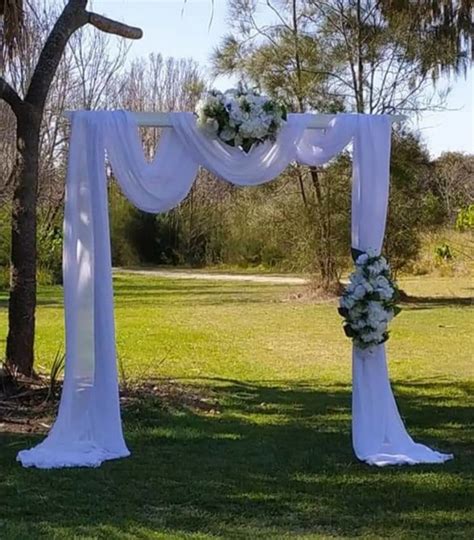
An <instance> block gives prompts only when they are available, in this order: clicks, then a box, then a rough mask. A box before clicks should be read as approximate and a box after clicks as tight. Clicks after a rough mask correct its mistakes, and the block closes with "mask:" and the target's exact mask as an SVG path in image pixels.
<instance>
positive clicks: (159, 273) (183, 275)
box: [114, 268, 308, 285]
mask: <svg viewBox="0 0 474 540" xmlns="http://www.w3.org/2000/svg"><path fill="white" fill-rule="evenodd" d="M114 273H122V274H139V275H141V276H153V277H163V278H170V279H204V280H209V281H249V282H252V283H273V284H276V285H278V284H280V285H305V284H306V283H307V282H308V280H307V279H305V278H301V277H295V276H272V275H268V276H266V275H254V274H225V273H222V274H221V273H215V274H214V273H211V272H193V271H192V270H189V271H188V270H161V269H155V270H153V269H141V270H129V269H127V268H114Z"/></svg>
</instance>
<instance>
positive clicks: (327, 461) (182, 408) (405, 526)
mask: <svg viewBox="0 0 474 540" xmlns="http://www.w3.org/2000/svg"><path fill="white" fill-rule="evenodd" d="M402 286H403V288H405V290H406V291H407V292H409V293H410V294H411V295H413V296H414V297H416V299H415V301H413V302H410V303H409V304H406V305H405V306H404V307H405V309H404V311H403V312H402V314H401V315H400V316H399V317H398V318H397V319H396V320H395V321H394V324H393V332H392V338H391V340H390V341H389V343H388V352H389V363H390V372H391V377H392V381H393V385H394V390H395V394H396V396H397V399H398V403H399V406H400V409H401V413H402V416H403V417H404V419H405V421H406V423H407V425H408V427H409V430H410V432H411V434H412V435H413V436H414V437H415V438H416V439H419V440H420V441H422V442H425V443H427V444H430V445H432V446H434V447H436V448H438V449H440V450H444V451H448V452H453V453H455V455H456V458H455V460H454V461H452V462H449V463H447V464H445V465H437V466H428V465H424V466H415V467H402V468H387V469H377V468H373V467H368V466H366V465H364V464H361V463H359V462H357V460H356V459H355V458H354V456H353V454H352V449H351V442H350V399H351V394H350V391H351V387H350V377H351V373H350V372H351V366H350V344H349V342H348V340H347V339H346V338H345V337H344V336H343V332H342V330H341V322H340V319H339V316H338V315H337V313H336V310H335V302H322V303H318V304H315V303H311V302H308V301H305V300H304V299H303V300H295V299H294V296H295V295H294V292H295V291H297V290H298V288H297V287H296V288H295V287H294V286H287V285H285V286H282V285H262V284H249V283H236V282H210V281H198V280H196V281H184V280H183V281H179V280H170V279H157V278H151V277H141V276H128V275H119V276H116V278H115V291H116V320H117V347H118V351H119V356H120V361H121V365H122V368H123V369H122V371H123V373H124V376H125V378H126V379H127V380H131V379H143V378H145V379H151V378H163V379H165V380H166V381H167V382H166V384H167V385H169V380H170V379H171V380H173V381H175V382H176V385H177V386H176V387H177V388H179V389H180V390H179V391H180V392H181V393H182V394H183V396H184V397H185V396H186V395H187V394H189V395H198V396H203V398H202V399H203V400H209V401H210V402H212V403H214V405H213V406H212V407H211V408H199V407H195V406H193V404H192V400H187V399H184V398H183V399H182V400H179V399H178V400H176V401H174V402H173V401H171V402H169V401H163V399H160V398H158V397H153V396H151V397H149V398H148V399H142V400H139V401H133V402H132V403H131V404H129V405H128V406H126V407H125V410H124V415H123V416H124V422H125V431H126V439H127V442H128V444H129V447H130V449H131V451H132V457H130V458H128V459H125V460H119V461H116V462H109V463H106V464H104V465H103V466H102V467H101V468H100V469H97V470H86V469H82V470H78V469H76V470H56V471H39V470H32V469H30V470H25V469H22V468H21V467H20V466H19V465H18V464H17V463H15V455H16V453H17V451H18V450H20V449H22V448H25V447H28V446H30V445H32V444H34V443H35V442H37V441H38V440H40V439H41V437H39V436H38V435H29V434H11V433H10V434H7V433H5V434H3V435H1V434H0V444H1V446H0V466H1V474H0V505H1V506H0V538H1V539H2V540H3V539H7V540H10V539H21V540H23V539H25V540H27V539H28V540H29V539H36V538H45V539H48V540H49V539H64V538H65V539H72V538H81V539H82V538H89V539H95V538H101V539H102V538H103V539H135V538H138V539H145V538H156V539H158V538H196V539H197V538H223V539H228V538H229V539H232V538H242V539H247V538H248V539H254V538H271V539H273V538H275V539H277V538H348V537H349V538H353V537H364V538H388V537H390V538H396V539H399V538H400V539H402V538H423V539H425V538H443V539H445V538H462V539H464V538H466V539H471V538H474V512H473V500H474V474H473V473H474V426H473V423H474V422H473V421H474V418H473V417H474V412H473V408H472V407H473V401H472V395H473V390H474V368H473V350H474V338H473V336H474V332H473V330H474V319H473V310H472V307H471V306H469V305H468V302H467V301H466V298H467V297H469V296H472V288H473V285H472V282H470V281H469V280H468V279H466V278H462V279H458V278H456V279H453V278H451V279H449V278H430V277H424V278H416V279H408V280H404V281H402ZM62 332H63V324H62V308H61V291H60V289H59V288H55V287H51V288H42V289H41V291H40V308H39V310H38V338H37V351H36V352H37V358H38V362H37V364H38V366H43V367H44V369H45V370H47V369H48V366H49V364H50V362H51V360H52V358H53V357H54V355H55V353H56V352H57V350H58V349H59V348H60V347H61V346H62V343H63V336H62ZM5 334H6V296H5V294H3V295H1V294H0V347H2V348H4V345H5V344H4V341H5ZM157 384H158V385H159V384H160V382H158V383H157ZM163 384H164V383H163ZM173 384H174V383H173Z"/></svg>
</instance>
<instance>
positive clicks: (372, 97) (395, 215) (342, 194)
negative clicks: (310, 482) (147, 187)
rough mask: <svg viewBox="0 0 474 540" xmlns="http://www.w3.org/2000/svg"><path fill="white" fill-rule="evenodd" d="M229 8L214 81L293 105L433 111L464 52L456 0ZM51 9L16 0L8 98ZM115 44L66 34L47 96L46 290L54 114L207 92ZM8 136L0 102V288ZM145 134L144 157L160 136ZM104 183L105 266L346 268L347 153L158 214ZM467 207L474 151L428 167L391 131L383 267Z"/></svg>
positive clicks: (54, 177) (61, 147) (275, 2)
mask: <svg viewBox="0 0 474 540" xmlns="http://www.w3.org/2000/svg"><path fill="white" fill-rule="evenodd" d="M78 3H80V2H78ZM20 4H21V2H20ZM228 7H229V35H228V36H226V37H224V39H223V40H222V43H221V44H220V45H219V47H217V48H216V50H215V52H214V55H213V58H212V67H213V71H214V74H215V75H227V76H232V77H233V78H234V79H237V80H240V81H241V82H242V83H243V84H246V85H248V86H251V87H256V88H257V89H259V90H260V91H262V92H264V93H266V94H268V95H270V96H272V97H274V98H275V99H279V100H282V101H284V102H285V104H286V105H287V106H288V109H289V110H290V111H294V112H303V111H308V110H315V111H319V112H342V111H348V112H354V111H357V112H361V113H405V114H408V115H416V114H419V113H420V112H422V111H425V110H435V109H440V108H442V107H443V100H444V97H445V96H444V95H443V93H442V92H441V91H440V90H439V89H438V86H437V84H436V83H437V81H438V79H439V77H440V75H441V74H442V73H443V72H445V73H448V72H449V73H450V74H451V75H454V76H457V75H462V73H463V71H464V70H465V69H467V68H468V66H469V63H470V61H471V59H472V52H471V35H472V20H471V18H470V17H471V15H470V10H471V2H468V1H465V0H463V1H453V2H447V1H439V2H430V3H429V6H428V3H426V2H408V1H407V2H405V1H403V0H397V1H389V0H387V1H373V0H323V1H320V0H268V1H267V0H265V1H264V2H262V1H258V0H228ZM262 9H264V10H266V11H265V13H266V17H265V18H262V16H261V14H262ZM58 16H59V10H58V7H57V5H56V3H55V2H49V1H37V2H27V3H26V4H25V5H24V22H23V24H24V31H23V32H22V36H23V37H22V43H21V47H20V48H17V49H15V50H16V53H15V54H10V56H8V57H4V58H3V61H2V63H1V65H2V69H3V77H4V78H5V79H6V80H7V81H8V83H9V84H10V85H11V86H12V87H13V88H15V89H16V90H17V92H18V93H19V94H20V95H26V93H27V90H28V87H29V85H30V84H31V79H32V77H33V74H34V71H35V67H36V66H37V63H38V59H39V57H40V55H41V51H42V46H43V44H44V43H45V41H46V40H47V36H48V34H49V32H50V31H51V28H52V27H53V25H54V23H55V21H57V19H58ZM268 21H272V22H271V23H269V22H268ZM6 30H8V28H7V27H6V26H4V27H3V34H2V39H3V42H2V43H6V40H7V37H8V35H7V32H6ZM128 52H129V45H128V44H127V42H125V41H124V40H122V39H120V38H116V37H112V36H110V35H108V34H104V33H100V32H97V31H96V30H95V29H89V28H81V29H79V30H78V31H76V32H75V33H73V34H72V35H71V37H70V40H69V43H68V45H67V46H66V48H65V50H64V53H63V55H62V59H61V62H60V63H59V66H58V69H57V71H56V74H55V78H54V82H53V84H52V85H51V88H50V90H49V93H48V95H47V99H46V102H45V105H44V111H43V116H42V122H41V125H40V129H39V141H40V144H39V160H38V164H39V167H38V184H37V187H36V201H37V202H36V210H37V223H38V226H37V229H36V238H37V246H38V250H37V254H38V268H37V276H38V278H39V280H40V281H42V282H44V283H57V282H60V280H61V249H62V211H63V202H64V178H65V172H66V164H67V143H68V133H69V126H68V123H67V121H66V120H65V119H64V118H63V112H64V111H65V110H68V109H98V108H109V109H114V108H117V109H118V108H124V109H129V110H135V111H145V110H147V111H172V110H174V111H180V110H188V111H189V110H193V108H194V106H195V103H196V101H197V99H198V98H199V96H200V94H201V92H202V91H203V90H204V89H205V88H207V87H210V86H212V81H211V80H209V78H208V77H206V76H205V75H203V72H202V70H201V69H200V66H198V65H197V64H196V63H195V62H194V61H193V60H192V59H175V58H167V59H166V58H163V57H162V56H161V55H159V54H158V53H157V54H152V55H150V56H149V57H147V58H140V59H134V60H131V59H130V57H129V55H128ZM15 131H16V120H15V115H14V114H13V113H12V110H11V107H9V106H8V105H7V103H5V102H2V101H0V202H1V207H0V218H1V219H0V265H1V270H2V272H1V274H0V284H1V285H2V286H3V287H8V286H9V282H10V271H9V265H10V260H11V255H10V254H11V238H12V235H11V215H12V207H11V201H12V200H14V194H15V177H14V175H12V174H11V172H12V170H13V169H14V165H15V160H16V156H17V140H16V136H15ZM142 135H143V145H144V151H145V154H146V155H147V156H149V158H150V159H151V158H152V156H153V153H154V149H155V147H156V144H157V142H158V140H159V136H160V130H153V129H149V130H146V131H143V133H142ZM109 172H110V171H109ZM109 176H110V185H109V196H110V213H111V234H112V248H113V263H114V264H115V265H137V264H171V265H194V266H203V265H214V264H224V265H233V266H246V267H247V266H261V267H265V268H269V269H274V270H282V271H283V270H285V271H286V270H288V271H301V272H310V273H311V274H312V275H314V276H315V281H316V282H317V283H318V285H319V286H321V287H324V288H325V289H334V288H337V284H338V280H339V279H340V277H341V275H342V273H343V272H344V271H345V270H347V269H348V268H349V266H350V260H349V255H348V254H349V251H350V250H349V247H350V246H349V242H350V235H349V223H350V176H351V156H350V152H349V151H348V152H347V153H346V154H344V155H342V156H341V157H340V158H338V159H337V160H335V161H334V162H332V163H331V164H329V165H328V166H325V167H321V168H305V167H300V166H293V167H290V168H289V169H288V170H287V171H286V172H285V173H284V174H283V175H282V176H281V178H279V179H278V180H276V181H275V182H273V183H271V184H270V185H266V186H263V187H260V188H253V189H245V190H244V189H239V188H236V187H233V186H231V185H228V184H226V183H224V182H221V181H217V180H216V179H215V178H213V177H212V175H210V174H209V173H207V172H206V171H201V173H200V174H199V177H198V180H197V182H196V183H195V185H194V186H193V188H192V190H191V193H190V195H189V196H188V198H187V199H186V200H185V201H184V202H183V203H182V204H181V205H180V206H179V207H177V208H176V209H174V210H172V211H170V212H168V213H166V214H162V215H159V216H153V215H148V214H144V213H142V212H140V211H138V210H137V209H135V208H133V207H132V206H131V205H130V204H129V203H128V202H127V201H126V200H125V199H124V197H123V196H122V195H121V193H120V191H119V189H118V187H117V185H116V184H115V182H114V180H113V177H112V174H111V173H110V174H109ZM473 203H474V157H473V156H467V155H462V154H459V153H448V154H445V155H442V156H441V157H440V158H438V159H436V160H431V159H430V156H429V154H428V152H427V150H426V148H425V147H424V146H423V144H422V143H421V142H420V140H419V138H418V136H417V135H416V134H415V133H413V132H411V131H410V129H409V128H406V127H404V128H398V129H397V130H396V131H395V133H394V137H393V149H392V168H391V195H390V207H389V217H388V225H387V238H386V243H385V252H386V253H387V255H388V256H389V257H390V259H391V261H392V265H393V267H394V268H395V270H401V269H403V268H410V267H413V264H414V262H415V261H416V259H417V257H418V254H419V251H420V248H421V238H422V235H423V233H425V232H426V231H430V230H433V229H434V228H437V229H439V228H440V227H447V228H451V229H452V228H454V227H455V224H456V223H457V227H458V229H462V230H463V231H466V230H469V228H472V220H473V218H472V214H473V206H472V205H473ZM13 215H15V214H14V213H13ZM468 238H469V235H466V236H465V239H463V240H462V242H461V244H464V243H465V242H466V244H467V242H468ZM434 249H437V250H438V251H437V252H439V256H440V257H441V258H447V257H453V254H455V253H456V251H459V252H463V253H465V252H466V251H467V248H466V246H465V245H456V246H454V245H453V246H451V247H450V246H448V252H446V247H445V246H442V245H440V246H434ZM446 253H448V255H446Z"/></svg>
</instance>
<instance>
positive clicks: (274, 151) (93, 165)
mask: <svg viewBox="0 0 474 540" xmlns="http://www.w3.org/2000/svg"><path fill="white" fill-rule="evenodd" d="M310 118H311V116H310V115H290V116H289V118H288V122H287V123H286V125H285V127H284V128H283V129H282V130H281V132H280V134H279V136H278V139H277V141H276V142H275V143H266V144H263V145H259V146H256V147H254V148H253V149H252V150H251V151H250V152H249V154H244V153H243V152H241V151H240V150H238V149H235V148H231V147H228V146H226V145H223V144H221V143H220V142H218V141H215V140H210V139H208V138H206V137H205V136H204V135H203V134H202V133H201V132H200V131H199V130H198V129H197V127H196V123H195V120H194V116H193V115H192V114H190V113H177V114H174V115H173V127H172V128H167V129H165V130H164V133H163V135H162V137H161V140H160V143H159V145H158V148H157V151H156V155H155V158H154V159H153V161H152V162H151V163H148V162H147V161H146V160H145V158H144V155H143V149H142V146H141V142H140V137H139V133H138V128H137V126H136V123H135V121H134V119H133V116H132V115H130V114H128V113H126V112H123V111H116V112H105V111H100V112H77V113H74V115H73V119H72V135H71V145H70V158H69V168H68V178H67V186H66V207H65V225H64V258H63V269H64V303H65V318H66V370H65V380H64V387H63V393H62V397H61V402H60V407H59V411H58V417H57V419H56V422H55V424H54V426H53V427H52V429H51V431H50V433H49V435H48V436H47V438H46V439H45V440H44V441H43V442H42V443H40V444H39V445H37V446H36V447H34V448H32V449H30V450H23V451H21V452H19V454H18V460H19V461H20V462H21V463H22V464H23V465H24V466H25V467H30V466H35V467H39V468H57V467H79V466H84V467H97V466H99V465H100V464H101V463H102V462H103V461H105V460H108V459H114V458H119V457H125V456H128V455H129V451H128V449H127V446H126V444H125V441H124V438H123V433H122V425H121V419H120V406H119V395H118V381H117V368H116V354H115V335H114V319H113V292H112V275H111V255H110V239H109V223H108V209H107V181H106V174H105V152H107V155H108V158H109V160H110V163H111V165H112V169H113V172H114V175H115V177H116V178H117V180H118V182H119V184H120V186H121V189H122V190H123V192H124V193H125V195H126V196H127V197H128V198H129V199H130V201H132V202H133V204H135V205H136V206H137V207H139V208H140V209H142V210H144V211H146V212H153V213H158V212H164V211H167V210H169V209H171V208H173V207H174V206H176V205H177V204H179V202H180V201H182V200H183V199H184V198H185V197H186V195H187V194H188V193H189V190H190V189H191V186H192V184H193V182H194V179H195V177H196V174H197V171H198V168H199V167H200V166H203V167H205V168H206V169H208V170H209V171H211V172H213V173H214V174H216V175H217V176H219V177H220V178H223V179H224V180H227V181H229V182H232V183H234V184H237V185H241V186H245V185H257V184H261V183H264V182H268V181H270V180H272V179H273V178H275V177H277V176H278V175H279V174H280V173H281V172H282V171H283V170H284V169H285V168H286V167H287V166H288V165H289V164H290V163H292V162H299V163H302V164H306V165H310V166H315V165H321V164H323V163H325V162H327V161H328V160H329V159H331V158H332V157H333V156H334V155H336V154H338V153H339V152H341V151H342V150H343V149H344V148H345V147H346V146H347V145H348V144H349V143H350V142H351V141H353V146H354V167H353V194H352V243H353V247H355V248H357V249H360V250H367V249H368V248H373V249H377V250H380V249H381V246H382V241H383V235H384V228H385V219H386V212H387V201H388V184H389V161H390V133H391V121H390V118H389V117H386V116H369V115H346V114H341V115H338V116H337V117H336V118H335V120H334V121H332V123H331V125H330V126H329V127H328V129H326V130H324V131H319V132H318V131H315V130H308V129H306V128H307V126H308V122H309V120H310ZM352 431H353V445H354V450H355V453H356V455H357V457H358V458H359V459H360V460H363V461H366V462H367V463H370V464H375V465H386V464H403V463H409V464H413V463H437V462H442V461H445V460H446V459H449V458H450V457H451V456H450V455H447V454H440V453H438V452H435V451H433V450H431V449H429V448H428V447H426V446H423V445H420V444H416V443H414V442H413V441H412V439H411V438H410V436H409V435H408V433H407V432H406V430H405V427H404V425H403V422H402V420H401V418H400V415H399V413H398V410H397V406H396V403H395V399H394V396H393V393H392V390H391V387H390V383H389V379H388V373H387V365H386V360H385V348H384V346H380V347H377V348H376V349H375V350H374V351H373V352H372V353H363V352H362V351H359V350H357V349H354V352H353V422H352Z"/></svg>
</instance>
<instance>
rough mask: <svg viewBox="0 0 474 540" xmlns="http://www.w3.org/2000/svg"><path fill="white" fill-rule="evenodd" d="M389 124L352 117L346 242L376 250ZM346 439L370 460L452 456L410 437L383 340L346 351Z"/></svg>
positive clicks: (384, 462) (384, 203)
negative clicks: (349, 219)
mask: <svg viewBox="0 0 474 540" xmlns="http://www.w3.org/2000/svg"><path fill="white" fill-rule="evenodd" d="M390 133H391V123H390V118H389V117H387V116H376V117H370V116H363V115H361V116H360V117H359V118H358V126H357V130H356V137H355V139H354V145H353V146H354V155H353V162H354V164H353V179H352V247H354V248H356V249H358V250H360V251H367V250H368V249H374V250H376V251H377V252H378V253H380V251H381V249H382V244H383V238H384V233H385V222H386V215H387V204H388V192H389V177H390V171H389V167H390V138H391V137H390ZM352 359H353V360H352V362H353V365H352V442H353V446H354V452H355V454H356V456H357V457H358V458H359V459H360V460H362V461H366V462H367V463H370V464H371V465H379V466H383V465H402V464H411V465H412V464H415V463H441V462H443V461H446V460H448V459H451V458H452V457H453V456H452V455H451V454H441V453H439V452H436V451H433V450H431V449H430V448H428V447H426V446H423V445H421V444H416V443H414V442H413V440H412V439H411V437H410V436H409V435H408V433H407V431H406V429H405V426H404V425H403V422H402V420H401V418H400V414H399V412H398V409H397V405H396V402H395V398H394V396H393V393H392V389H391V387H390V381H389V377H388V372H387V362H386V359H385V345H379V346H378V347H375V348H374V349H372V350H371V351H370V352H369V351H363V350H360V349H358V348H357V347H354V348H353V355H352Z"/></svg>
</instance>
